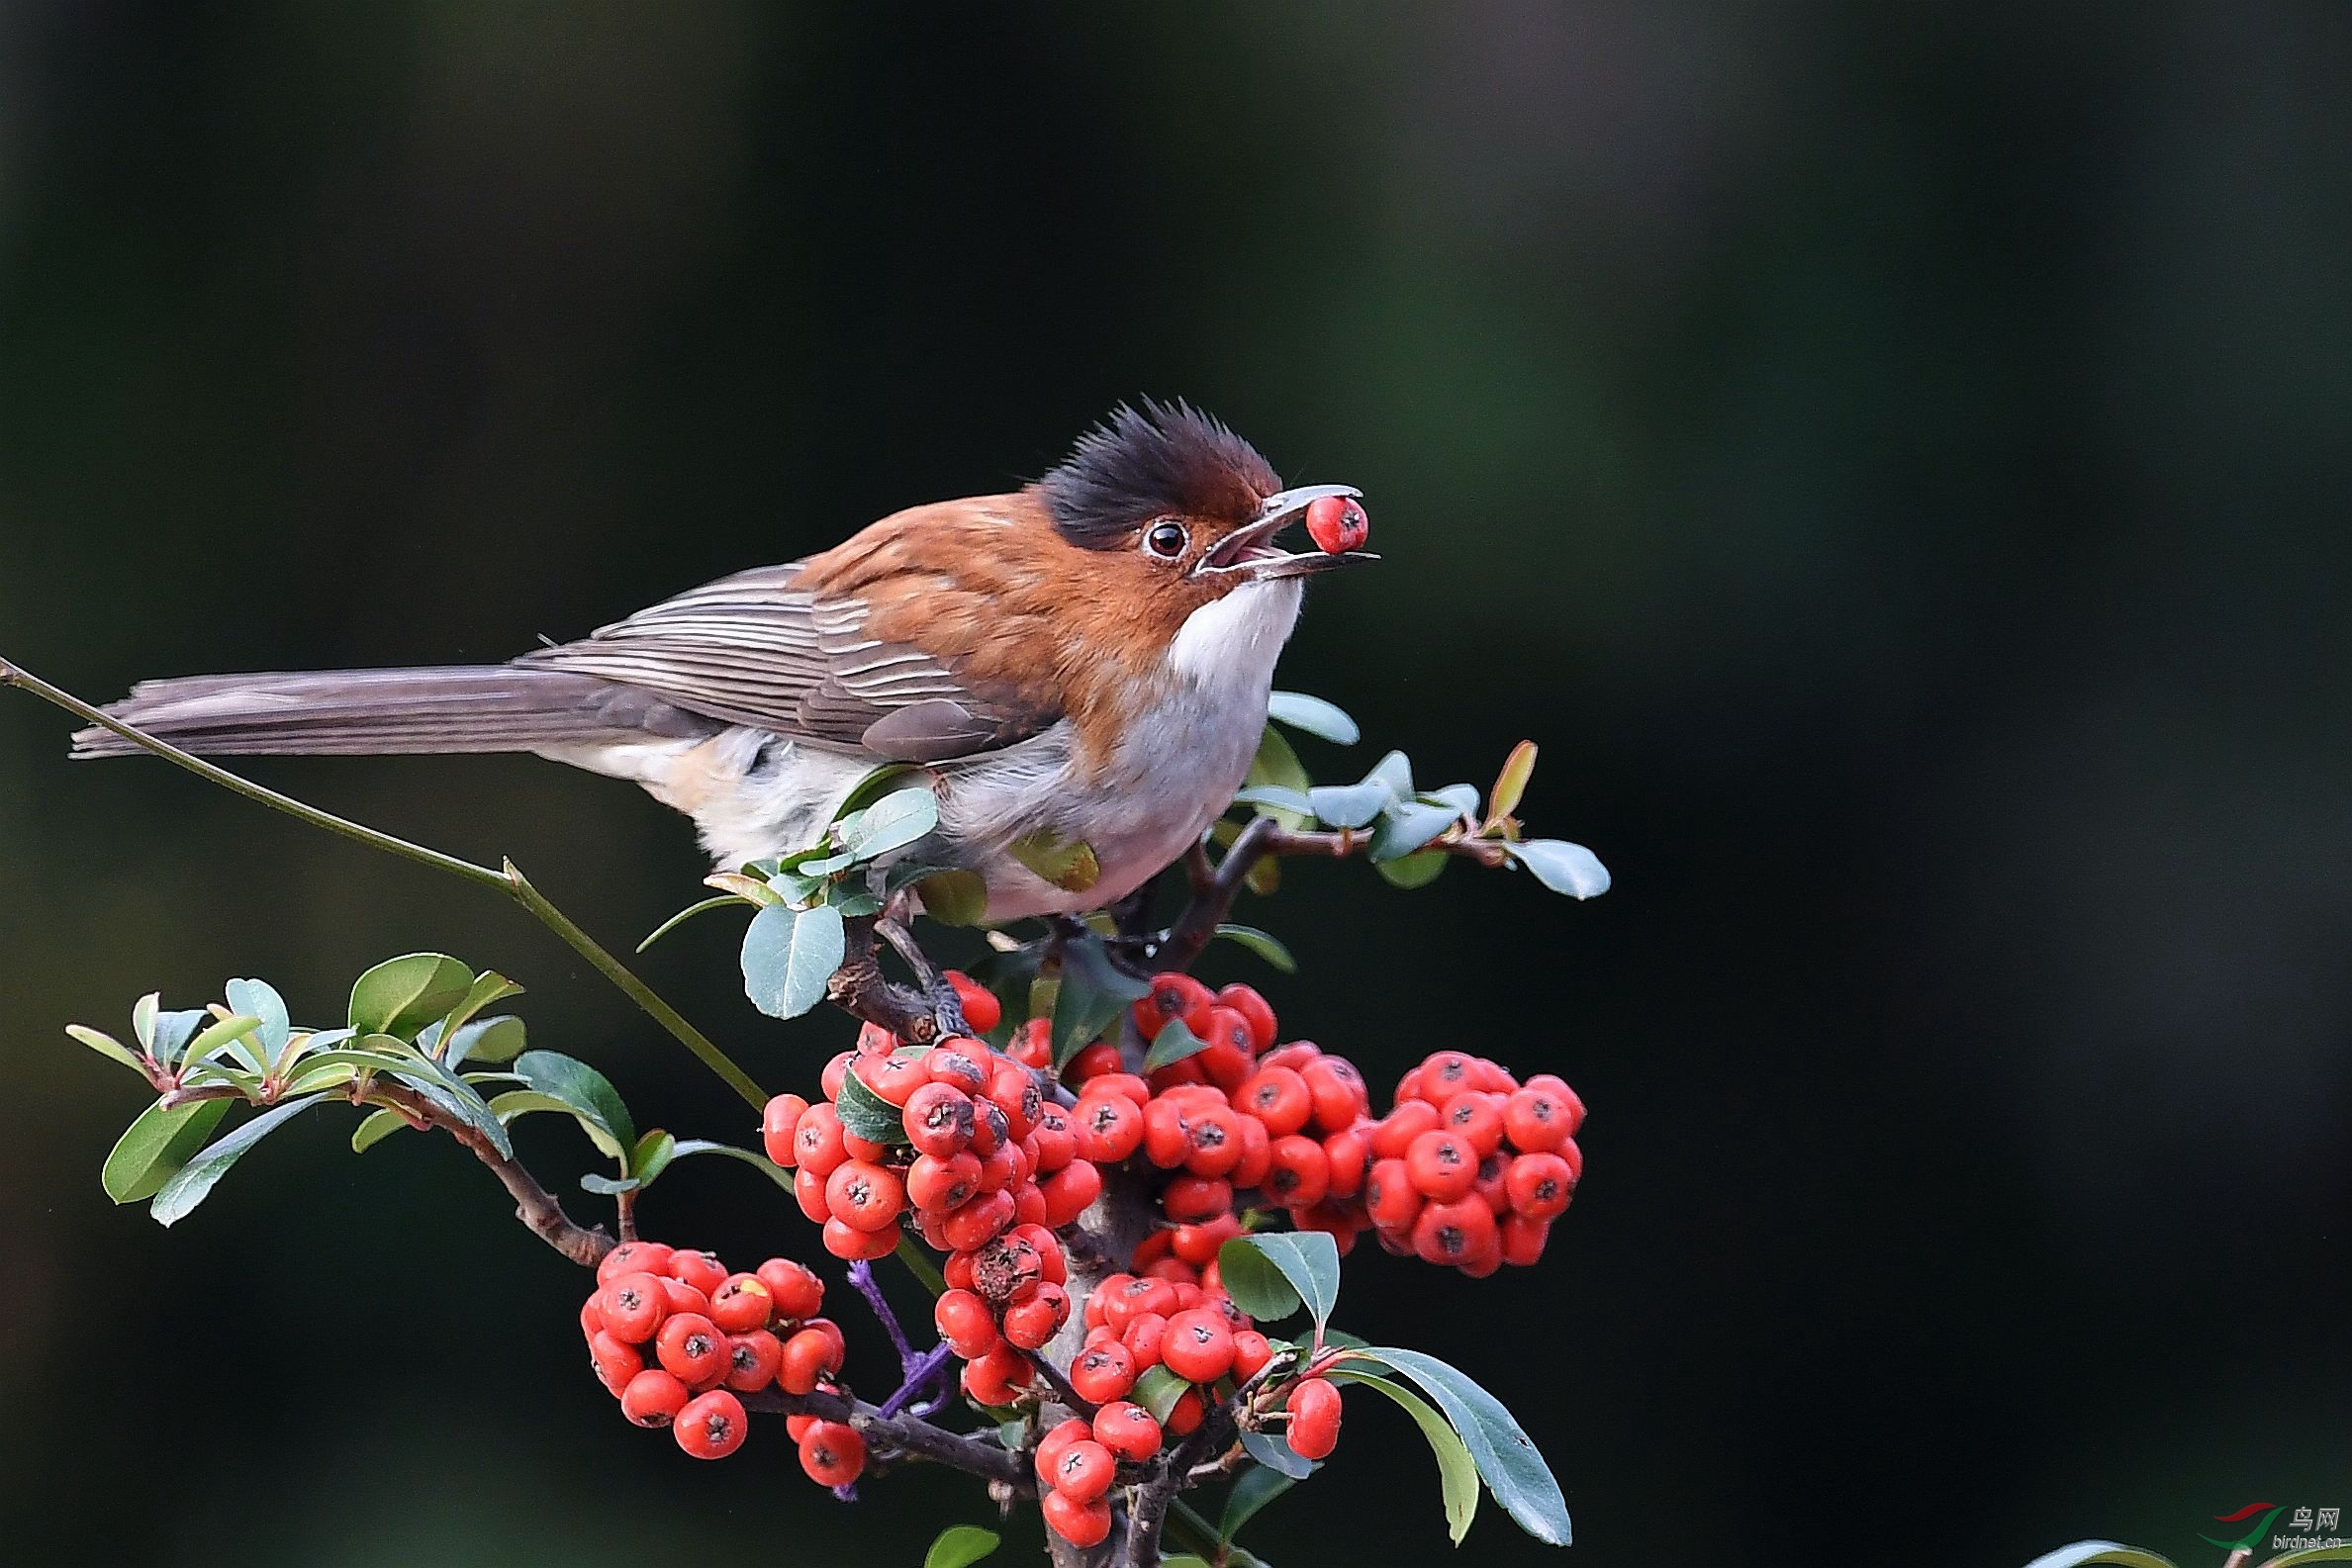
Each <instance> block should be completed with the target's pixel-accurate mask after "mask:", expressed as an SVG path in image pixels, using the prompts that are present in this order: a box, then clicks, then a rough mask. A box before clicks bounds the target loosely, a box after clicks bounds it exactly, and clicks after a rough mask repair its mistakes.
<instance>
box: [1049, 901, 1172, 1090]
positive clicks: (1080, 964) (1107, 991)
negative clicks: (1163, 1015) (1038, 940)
mask: <svg viewBox="0 0 2352 1568" xmlns="http://www.w3.org/2000/svg"><path fill="white" fill-rule="evenodd" d="M1151 989H1152V986H1151V982H1150V981H1148V980H1140V979H1137V978H1136V977H1135V976H1134V975H1132V974H1129V973H1128V972H1127V971H1126V970H1125V969H1122V968H1119V967H1118V966H1117V965H1115V964H1113V963H1112V962H1111V960H1110V953H1109V951H1108V950H1107V949H1105V948H1104V947H1103V945H1102V939H1101V938H1100V937H1097V936H1094V935H1093V934H1091V933H1088V934H1087V935H1085V936H1083V937H1080V938H1077V939H1074V940H1072V941H1070V942H1068V943H1065V944H1064V945H1063V948H1062V984H1061V988H1060V989H1059V990H1057V991H1056V992H1055V993H1054V1066H1055V1068H1056V1069H1057V1070H1059V1069H1060V1068H1062V1067H1064V1066H1066V1065H1068V1064H1069V1061H1070V1059H1071V1058H1072V1057H1075V1056H1077V1055H1078V1054H1079V1053H1080V1052H1081V1051H1083V1050H1084V1049H1085V1048H1086V1047H1087V1046H1089V1045H1091V1044H1092V1043H1093V1042H1094V1041H1095V1040H1096V1039H1097V1038H1099V1037H1100V1036H1101V1034H1102V1032H1103V1031H1104V1030H1105V1029H1107V1028H1109V1027H1110V1025H1111V1022H1112V1021H1113V1020H1114V1019H1116V1018H1117V1017H1118V1016H1119V1014H1121V1013H1122V1012H1125V1011H1126V1010H1127V1007H1128V1004H1129V1003H1131V1002H1134V1001H1136V1000H1137V999H1139V998H1141V997H1143V996H1147V995H1149V994H1150V993H1151Z"/></svg>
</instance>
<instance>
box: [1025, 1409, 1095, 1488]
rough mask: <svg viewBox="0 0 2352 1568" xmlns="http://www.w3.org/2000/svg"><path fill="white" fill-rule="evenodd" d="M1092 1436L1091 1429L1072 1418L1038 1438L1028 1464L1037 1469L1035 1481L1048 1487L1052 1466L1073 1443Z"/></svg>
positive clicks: (1050, 1481) (1078, 1419) (1051, 1477)
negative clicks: (1035, 1449) (1035, 1448)
mask: <svg viewBox="0 0 2352 1568" xmlns="http://www.w3.org/2000/svg"><path fill="white" fill-rule="evenodd" d="M1093 1434H1094V1431H1093V1429H1092V1428H1090V1427H1088V1426H1087V1425H1086V1424H1085V1422H1084V1421H1082V1420H1081V1419H1080V1418H1079V1417H1076V1416H1073V1417H1071V1418H1070V1419H1069V1420H1068V1421H1065V1422H1062V1423H1060V1424H1058V1425H1057V1426H1056V1427H1055V1428H1054V1430H1052V1431H1049V1432H1047V1433H1046V1434H1045V1435H1044V1436H1042V1437H1040V1438H1038V1439H1037V1451H1036V1452H1035V1453H1034V1454H1033V1455H1032V1456H1031V1459H1030V1462H1031V1463H1032V1464H1034V1465H1036V1467H1037V1479H1038V1480H1040V1481H1044V1482H1047V1483H1048V1484H1049V1485H1050V1484H1051V1483H1052V1480H1053V1475H1054V1466H1055V1464H1056V1463H1058V1462H1059V1461H1060V1460H1061V1458H1062V1455H1064V1454H1065V1453H1067V1452H1069V1451H1070V1445H1071V1444H1072V1443H1074V1442H1084V1441H1085V1440H1086V1439H1087V1438H1088V1437H1091V1436H1092V1435H1093Z"/></svg>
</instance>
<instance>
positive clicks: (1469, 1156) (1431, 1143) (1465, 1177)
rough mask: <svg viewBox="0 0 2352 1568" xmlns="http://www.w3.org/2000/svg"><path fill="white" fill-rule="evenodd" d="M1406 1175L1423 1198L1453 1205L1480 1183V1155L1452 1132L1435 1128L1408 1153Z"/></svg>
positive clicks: (1414, 1141) (1415, 1141)
mask: <svg viewBox="0 0 2352 1568" xmlns="http://www.w3.org/2000/svg"><path fill="white" fill-rule="evenodd" d="M1405 1174H1406V1175H1407V1176H1409V1177H1411V1178H1412V1182H1413V1185H1414V1187H1415V1188H1416V1189H1417V1190H1418V1191H1419V1192H1420V1193H1421V1195H1422V1196H1423V1197H1425V1198H1434V1199H1436V1200H1437V1201H1438V1202H1440V1203H1451V1202H1453V1201H1454V1200H1455V1199H1456V1198H1459V1197H1463V1196H1465V1195H1466V1194H1467V1193H1468V1192H1469V1190H1470V1189H1471V1188H1472V1187H1474V1186H1476V1185H1477V1184H1478V1156H1477V1154H1476V1153H1474V1152H1473V1151H1472V1150H1471V1149H1470V1146H1469V1145H1467V1144H1465V1143H1463V1142H1462V1141H1461V1140H1460V1139H1458V1138H1457V1137H1455V1136H1454V1135H1453V1134H1452V1133H1449V1132H1445V1131H1443V1130H1441V1129H1437V1128H1432V1129H1431V1130H1430V1131H1428V1132H1426V1133H1423V1134H1422V1135H1421V1136H1420V1137H1419V1138H1416V1139H1414V1140H1413V1145H1412V1147H1411V1148H1410V1149H1408V1150H1406V1151H1405Z"/></svg>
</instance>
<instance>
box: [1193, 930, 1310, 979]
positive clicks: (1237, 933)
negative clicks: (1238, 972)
mask: <svg viewBox="0 0 2352 1568" xmlns="http://www.w3.org/2000/svg"><path fill="white" fill-rule="evenodd" d="M1214 934H1215V935H1217V936H1220V937H1223V938H1224V939H1225V940H1226V941H1228V942H1238V943H1240V944H1241V945H1242V946H1243V947H1245V948H1248V949H1249V950H1250V951H1251V952H1252V953H1255V954H1257V955H1258V956H1259V957H1260V958H1262V959H1264V960H1266V962H1267V963H1268V964H1270V965H1271V966H1272V967H1273V968H1276V969H1278V970H1279V971H1281V972H1282V973H1284V974H1296V973H1297V972H1298V960H1296V959H1295V958H1292V957H1291V956H1290V950H1289V949H1288V948H1287V947H1285V946H1283V944H1282V939H1281V938H1280V937H1277V936H1275V935H1274V934H1273V933H1272V932H1270V931H1261V930H1259V929H1258V928H1257V927H1256V926H1239V925H1233V924H1230V923H1229V924H1226V925H1221V926H1219V927H1218V928H1217V929H1216V932H1215V933H1214Z"/></svg>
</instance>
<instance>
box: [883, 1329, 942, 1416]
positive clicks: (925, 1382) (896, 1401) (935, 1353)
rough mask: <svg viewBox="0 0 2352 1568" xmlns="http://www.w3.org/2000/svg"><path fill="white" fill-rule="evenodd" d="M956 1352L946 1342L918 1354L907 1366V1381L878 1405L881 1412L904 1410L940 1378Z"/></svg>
mask: <svg viewBox="0 0 2352 1568" xmlns="http://www.w3.org/2000/svg"><path fill="white" fill-rule="evenodd" d="M954 1353H955V1352H954V1351H952V1350H950V1349H949V1348H948V1347H947V1346H946V1345H944V1344H935V1345H933V1346H931V1348H930V1349H929V1350H926V1351H925V1352H923V1353H922V1354H921V1355H919V1356H916V1357H915V1359H914V1361H913V1363H912V1364H911V1365H909V1366H908V1367H907V1368H906V1381H905V1382H903V1383H901V1384H899V1385H898V1388H897V1392H895V1393H894V1394H893V1395H891V1397H890V1398H889V1399H886V1400H884V1401H883V1402H882V1404H881V1405H880V1406H879V1407H878V1409H879V1410H880V1411H881V1413H882V1414H883V1415H885V1416H895V1415H897V1414H898V1412H900V1411H902V1410H904V1409H905V1408H906V1407H907V1404H908V1403H909V1402H910V1401H912V1400H913V1398H914V1397H915V1396H916V1395H917V1394H920V1393H922V1392H923V1391H924V1390H925V1389H927V1388H929V1387H930V1386H931V1385H932V1384H933V1383H935V1382H937V1381H938V1380H939V1374H940V1373H941V1372H943V1371H945V1370H946V1369H947V1362H948V1357H949V1356H951V1355H953V1354H954Z"/></svg>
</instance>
